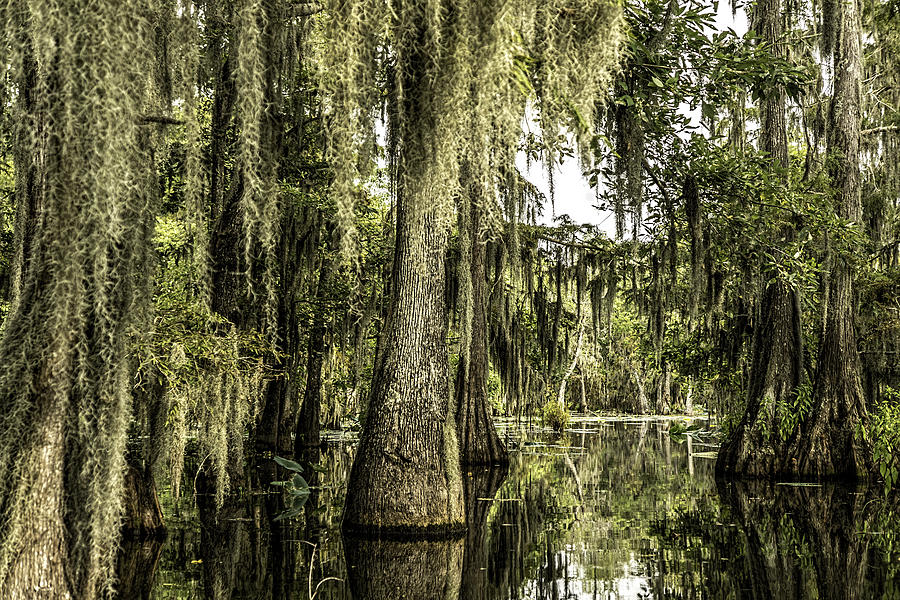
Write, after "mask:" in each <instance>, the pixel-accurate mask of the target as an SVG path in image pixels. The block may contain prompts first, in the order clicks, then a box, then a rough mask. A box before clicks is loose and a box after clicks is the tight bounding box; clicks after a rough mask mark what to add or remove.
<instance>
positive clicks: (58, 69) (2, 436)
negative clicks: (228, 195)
mask: <svg viewBox="0 0 900 600" xmlns="http://www.w3.org/2000/svg"><path fill="white" fill-rule="evenodd" d="M5 9H6V10H8V11H10V12H11V13H12V14H15V15H17V16H18V15H22V16H23V17H24V18H23V19H22V20H21V21H19V20H18V19H13V20H8V19H4V20H3V21H0V35H2V36H3V39H4V45H6V44H7V43H8V44H9V46H10V47H11V50H12V52H13V56H12V57H10V59H9V63H10V64H11V65H12V66H11V68H12V69H13V70H14V72H15V70H17V69H18V68H19V65H20V64H21V63H20V61H19V59H18V57H17V56H16V55H17V54H19V55H20V56H21V54H22V53H25V54H29V53H31V52H33V55H32V56H33V57H35V59H36V60H37V62H38V64H39V65H41V68H40V69H39V70H38V72H37V74H36V77H35V79H34V80H33V85H34V89H33V90H32V92H33V93H34V98H36V99H38V100H37V105H36V107H35V110H37V111H40V113H41V117H40V121H41V123H42V136H43V140H41V141H40V142H38V140H36V139H35V138H34V136H28V139H29V141H30V143H31V148H30V149H25V151H26V152H28V151H30V152H36V151H37V149H38V148H37V147H38V144H39V143H40V151H41V153H42V161H41V171H42V176H41V179H40V183H39V185H40V186H41V189H40V191H39V192H40V193H39V197H40V199H41V205H40V221H39V222H38V223H37V224H36V229H35V231H36V233H35V237H34V239H33V240H32V247H31V250H30V251H29V254H30V256H29V257H28V260H27V261H23V264H22V267H23V269H24V270H23V276H22V288H21V294H20V296H19V301H18V302H17V304H16V306H15V308H14V310H13V312H12V313H11V314H10V315H9V318H8V320H7V322H6V323H5V327H4V331H3V338H2V340H0V597H2V598H4V599H14V600H15V599H22V600H32V599H34V598H43V599H54V600H55V599H63V598H77V599H78V600H93V599H94V598H97V597H99V596H101V595H108V594H107V593H106V592H109V590H110V588H111V585H112V580H113V577H112V575H113V571H114V567H115V558H116V548H117V546H118V540H119V535H120V527H121V520H120V519H121V516H122V501H121V500H122V495H123V493H124V473H125V457H124V450H125V439H126V437H127V430H128V423H129V419H130V416H131V415H130V409H131V396H130V387H131V386H130V381H131V377H132V369H131V366H132V364H131V356H132V352H133V348H132V341H133V340H134V339H135V337H136V336H137V335H138V334H139V332H142V331H146V330H147V322H146V321H145V320H144V319H145V318H146V317H147V316H148V314H147V312H148V311H147V310H146V309H147V307H148V306H149V302H150V299H151V298H152V296H151V294H150V289H149V284H148V277H147V273H148V268H149V269H150V272H151V273H152V262H150V261H151V260H152V259H151V256H152V253H153V245H152V241H151V240H152V234H153V225H154V221H155V219H154V214H155V200H156V197H155V195H154V193H153V192H152V190H154V188H155V186H154V184H153V182H154V180H155V174H154V173H153V169H152V165H153V161H152V159H151V154H152V153H151V152H150V148H151V147H152V146H153V145H154V143H155V142H157V141H158V139H159V136H156V135H154V133H155V130H154V129H152V127H158V126H142V125H140V124H139V118H140V116H141V113H140V111H141V108H142V105H143V101H144V100H145V98H146V93H147V89H146V86H147V84H148V81H147V73H150V72H151V71H152V59H153V55H152V51H151V50H149V49H150V48H152V47H153V41H152V40H153V29H152V23H151V20H150V19H148V18H147V12H148V10H149V7H148V3H147V2H136V1H131V0H116V1H112V0H102V1H92V2H87V1H86V0H66V1H62V0H59V1H50V2H44V3H25V2H18V1H15V2H9V3H7V5H6V7H5ZM138 17H139V18H138ZM11 28H12V29H14V30H12V31H11V30H10V29H11ZM23 38H24V39H27V40H28V43H27V44H26V46H27V49H25V48H23V46H22V42H21V40H22V39H23ZM111 40H114V41H115V43H110V41H111ZM26 63H27V61H26ZM25 69H26V71H27V70H28V66H27V64H26V66H25ZM20 150H22V149H20ZM26 188H27V184H26ZM23 191H24V192H26V193H30V192H28V190H27V189H26V190H23Z"/></svg>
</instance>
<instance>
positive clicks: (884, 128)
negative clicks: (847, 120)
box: [859, 125, 900, 135]
mask: <svg viewBox="0 0 900 600" xmlns="http://www.w3.org/2000/svg"><path fill="white" fill-rule="evenodd" d="M885 131H900V125H882V126H881V127H873V128H871V129H863V130H862V131H860V132H859V135H871V134H873V133H884V132H885Z"/></svg>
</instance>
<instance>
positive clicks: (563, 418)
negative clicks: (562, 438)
mask: <svg viewBox="0 0 900 600" xmlns="http://www.w3.org/2000/svg"><path fill="white" fill-rule="evenodd" d="M541 423H543V424H544V426H545V427H550V428H552V429H553V430H554V431H563V430H564V429H565V428H566V425H568V424H569V411H567V410H566V407H565V406H563V405H562V404H560V403H559V401H558V400H548V401H547V403H546V404H545V405H544V407H543V408H542V409H541Z"/></svg>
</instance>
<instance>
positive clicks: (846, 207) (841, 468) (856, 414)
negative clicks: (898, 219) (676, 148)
mask: <svg viewBox="0 0 900 600" xmlns="http://www.w3.org/2000/svg"><path fill="white" fill-rule="evenodd" d="M837 10H839V11H840V12H839V23H840V29H839V30H838V32H837V40H836V43H835V45H834V56H833V62H834V95H833V96H832V99H831V107H830V115H829V128H828V150H829V155H831V156H832V160H831V161H830V164H831V167H830V176H831V182H832V187H833V188H834V191H835V203H836V205H837V206H836V210H837V216H838V217H840V218H842V219H845V220H846V221H848V222H850V223H853V224H854V225H853V226H854V227H859V225H860V222H861V220H862V203H861V199H860V182H859V178H860V172H859V160H860V156H859V122H860V100H861V99H860V73H861V70H862V53H861V48H860V43H861V41H860V35H861V33H860V32H861V25H860V14H859V6H858V4H857V1H856V0H840V2H839V3H838V7H837ZM832 264H833V268H832V272H831V274H830V281H829V307H828V314H827V317H826V321H825V333H824V336H823V338H822V342H821V344H820V348H819V358H818V361H817V370H816V376H815V382H814V385H813V397H812V409H811V413H810V416H809V418H808V419H807V420H806V421H805V422H804V423H803V424H802V426H801V429H800V434H799V437H798V439H797V443H796V444H795V445H793V446H792V449H791V456H790V459H789V462H788V464H787V465H786V469H787V470H789V472H790V473H791V474H792V475H795V476H797V477H802V478H816V479H822V478H841V479H859V478H865V477H867V475H868V474H869V472H870V471H871V470H872V469H873V466H872V454H871V447H870V446H869V443H868V442H867V441H866V439H865V438H864V437H863V436H862V435H860V434H859V430H860V429H864V428H865V427H866V426H867V421H868V415H867V412H866V404H865V398H864V396H863V391H862V383H861V378H860V360H859V352H858V351H857V347H856V323H855V320H856V310H855V305H854V293H853V277H854V270H853V268H852V266H851V265H850V264H849V263H848V261H847V260H846V259H844V260H841V259H838V260H834V261H833V263H832Z"/></svg>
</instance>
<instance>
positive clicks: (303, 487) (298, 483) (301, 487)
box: [291, 473, 309, 493]
mask: <svg viewBox="0 0 900 600" xmlns="http://www.w3.org/2000/svg"><path fill="white" fill-rule="evenodd" d="M291 483H292V484H293V485H294V488H295V490H298V491H306V492H307V493H309V484H308V483H306V480H305V479H303V476H302V475H300V474H299V473H297V474H296V475H294V478H293V479H291Z"/></svg>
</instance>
